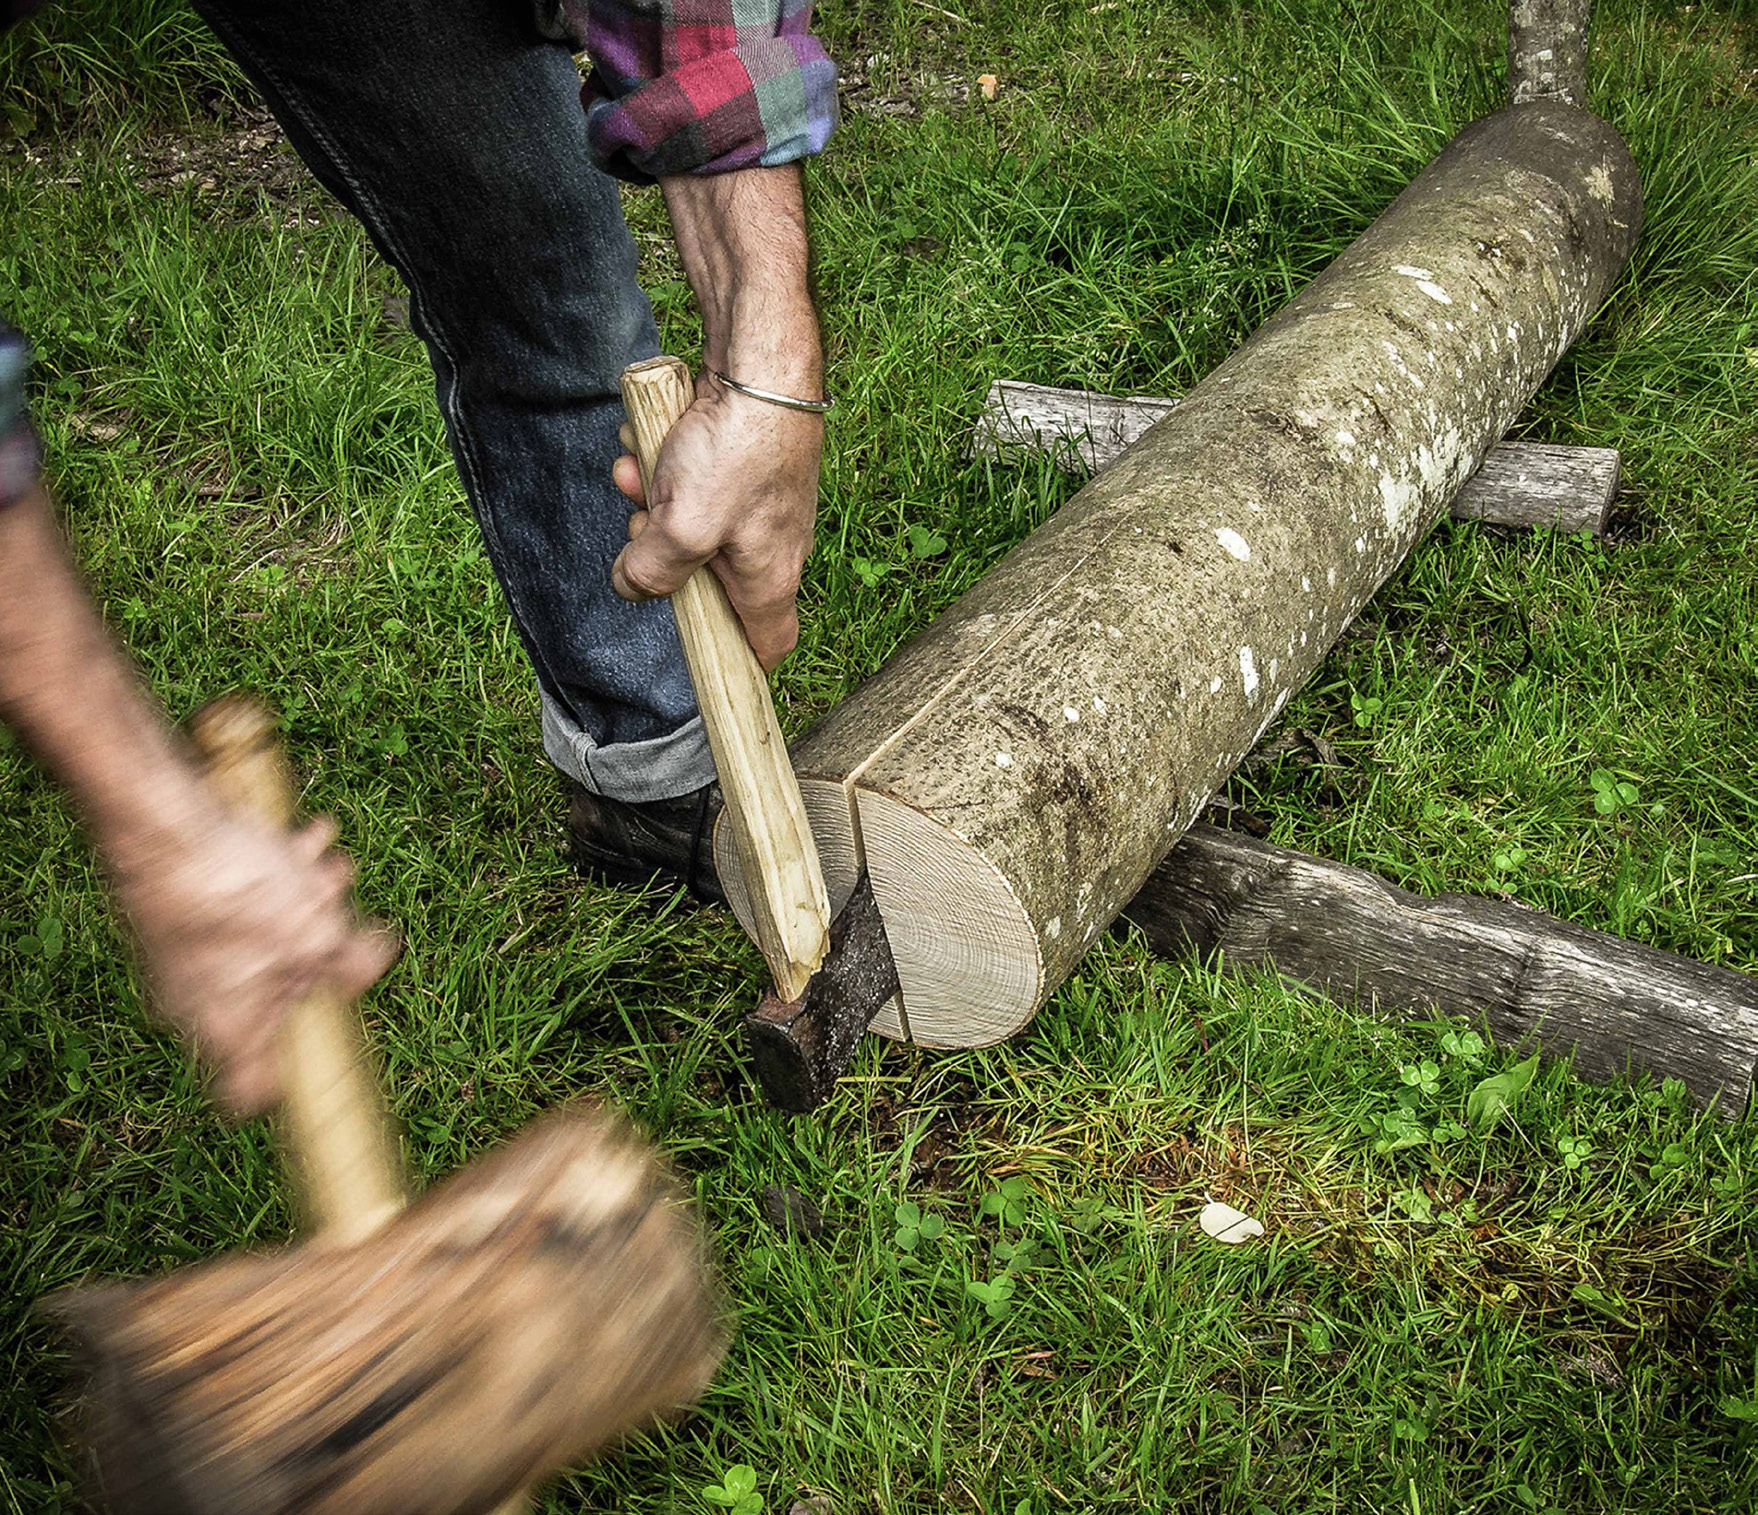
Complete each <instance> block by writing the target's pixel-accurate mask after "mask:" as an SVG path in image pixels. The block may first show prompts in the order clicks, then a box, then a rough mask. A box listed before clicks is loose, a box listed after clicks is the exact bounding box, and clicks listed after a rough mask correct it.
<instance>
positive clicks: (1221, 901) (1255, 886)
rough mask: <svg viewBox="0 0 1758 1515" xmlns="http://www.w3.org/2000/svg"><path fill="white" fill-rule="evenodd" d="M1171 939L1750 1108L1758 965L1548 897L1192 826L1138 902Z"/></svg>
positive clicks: (1719, 1103) (1170, 947)
mask: <svg viewBox="0 0 1758 1515" xmlns="http://www.w3.org/2000/svg"><path fill="white" fill-rule="evenodd" d="M1124 915H1125V917H1126V918H1127V919H1129V920H1130V921H1132V922H1134V923H1135V924H1136V925H1137V926H1139V927H1140V928H1141V930H1142V932H1143V934H1144V935H1145V936H1146V937H1147V939H1148V941H1149V943H1150V944H1151V945H1152V946H1153V947H1154V949H1155V950H1156V951H1158V952H1161V953H1165V954H1168V955H1172V954H1179V953H1185V952H1191V951H1195V952H1200V953H1204V954H1213V953H1219V954H1221V956H1222V959H1223V961H1224V962H1225V963H1226V964H1227V965H1228V966H1229V967H1233V968H1244V967H1254V966H1268V967H1273V968H1274V969H1275V970H1276V971H1277V972H1278V973H1280V974H1282V975H1283V976H1284V977H1285V978H1288V979H1292V980H1294V981H1296V982H1298V983H1300V984H1303V985H1306V986H1308V987H1310V988H1312V989H1316V990H1318V991H1320V992H1322V993H1323V994H1325V995H1327V996H1329V997H1330V998H1331V999H1333V1000H1335V1001H1337V1002H1338V1003H1339V1004H1356V1005H1360V1006H1361V1007H1362V1008H1364V1009H1367V1010H1370V1011H1374V1012H1376V1013H1380V1014H1386V1015H1396V1016H1405V1017H1427V1016H1430V1015H1433V1014H1435V1013H1437V1012H1438V1013H1439V1014H1442V1015H1446V1016H1451V1017H1455V1018H1458V1019H1462V1020H1465V1021H1469V1022H1471V1023H1473V1024H1487V1026H1488V1028H1489V1030H1490V1031H1491V1033H1493V1035H1494V1036H1495V1039H1496V1041H1497V1042H1500V1043H1504V1044H1509V1045H1515V1046H1519V1045H1527V1044H1530V1045H1532V1046H1535V1047H1537V1048H1540V1049H1542V1050H1543V1051H1545V1052H1547V1053H1551V1054H1557V1055H1568V1054H1570V1053H1572V1054H1573V1055H1574V1058H1575V1068H1576V1071H1577V1072H1578V1073H1580V1074H1581V1075H1582V1076H1583V1077H1585V1078H1589V1079H1592V1080H1594V1081H1596V1082H1604V1081H1605V1080H1606V1079H1609V1078H1611V1077H1612V1076H1613V1075H1615V1074H1618V1073H1622V1072H1625V1071H1630V1070H1636V1071H1646V1072H1648V1073H1651V1074H1653V1075H1654V1076H1655V1077H1657V1078H1676V1079H1678V1080H1679V1081H1680V1082H1681V1083H1683V1084H1684V1085H1685V1087H1686V1088H1687V1089H1689V1090H1690V1092H1691V1095H1692V1097H1693V1098H1694V1099H1695V1100H1696V1101H1697V1102H1698V1104H1700V1105H1708V1104H1709V1103H1710V1102H1711V1101H1714V1102H1715V1105H1716V1108H1717V1111H1718V1112H1719V1113H1720V1114H1721V1115H1722V1116H1723V1117H1725V1118H1727V1119H1729V1120H1732V1119H1734V1118H1736V1117H1737V1116H1738V1115H1739V1114H1740V1113H1741V1112H1742V1111H1743V1110H1744V1109H1745V1108H1746V1102H1747V1100H1748V1099H1749V1098H1750V1096H1751V1093H1752V1079H1753V1070H1754V1068H1758V979H1754V978H1752V977H1750V976H1748V975H1746V974H1743V973H1735V972H1732V971H1730V970H1729V969H1726V968H1716V967H1712V966H1710V965H1709V964H1707V963H1699V962H1694V961H1692V960H1691V959H1690V958H1686V957H1681V956H1678V955H1677V954H1675V953H1671V952H1662V951H1659V950H1657V949H1656V948H1653V947H1644V946H1641V945H1639V944H1637V943H1635V942H1626V941H1623V940H1621V939H1620V938H1618V937H1615V936H1608V935H1607V934H1605V933H1604V932H1601V931H1593V930H1590V929H1588V928H1587V927H1585V926H1578V925H1574V924H1572V923H1570V922H1568V921H1562V920H1558V919H1557V918H1556V917H1555V916H1552V915H1548V914H1546V913H1545V912H1544V911H1542V910H1534V909H1531V908H1529V907H1527V906H1525V905H1519V904H1513V903H1507V902H1504V901H1500V900H1492V899H1483V898H1479V897H1476V896H1471V895H1462V894H1443V895H1439V896H1436V897H1433V898H1429V897H1426V896H1423V895H1419V894H1412V893H1410V892H1408V891H1406V890H1403V889H1400V888H1398V887H1397V886H1396V885H1394V884H1390V883H1388V882H1387V881H1386V880H1384V879H1382V878H1378V877H1376V876H1375V875H1374V874H1372V873H1369V872H1367V871H1366V870H1364V869H1361V868H1351V867H1349V866H1347V865H1346V864H1343V863H1333V862H1329V861H1327V860H1325V859H1323V858H1316V857H1308V856H1306V855H1304V854H1302V853H1299V852H1295V851H1292V850H1291V849H1289V848H1286V847H1277V846H1274V845H1272V844H1271V843H1269V842H1260V841H1257V840H1255V839H1253V838H1251V837H1245V836H1240V835H1238V834H1237V833H1235V832H1231V831H1222V830H1218V829H1217V828H1215V827H1213V826H1203V825H1198V826H1193V827H1192V828H1191V829H1190V831H1189V832H1187V833H1186V834H1185V836H1184V838H1183V839H1182V840H1181V841H1180V842H1179V843H1178V845H1177V846H1176V847H1174V848H1173V849H1172V851H1171V852H1170V853H1169V854H1168V855H1167V857H1166V859H1165V861H1164V862H1162V863H1161V864H1160V865H1159V867H1157V868H1156V869H1155V870H1154V871H1153V873H1152V874H1150V875H1149V877H1148V881H1147V883H1146V884H1145V885H1143V887H1142V890H1141V892H1140V893H1139V894H1138V895H1136V897H1135V899H1134V900H1132V901H1131V902H1130V904H1129V906H1128V908H1127V909H1125V911H1124Z"/></svg>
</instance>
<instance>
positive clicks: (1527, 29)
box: [1508, 0, 1593, 106]
mask: <svg viewBox="0 0 1758 1515" xmlns="http://www.w3.org/2000/svg"><path fill="white" fill-rule="evenodd" d="M1592 14H1593V0H1513V4H1512V5H1511V6H1510V7H1509V8H1508V103H1509V104H1510V105H1526V104H1529V103H1530V102H1532V101H1534V100H1548V99H1556V100H1565V101H1567V102H1568V103H1569V104H1570V105H1580V106H1585V105H1586V104H1587V44H1588V34H1587V23H1588V21H1589V19H1590V18H1591V17H1592Z"/></svg>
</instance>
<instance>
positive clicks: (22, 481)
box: [0, 421, 40, 510]
mask: <svg viewBox="0 0 1758 1515" xmlns="http://www.w3.org/2000/svg"><path fill="white" fill-rule="evenodd" d="M39 461H40V457H39V454H38V452H37V438H36V433H35V432H33V431H32V430H31V429H30V426H29V425H28V424H27V423H25V422H23V421H21V422H19V424H18V425H16V426H14V427H13V428H12V430H11V431H9V432H7V433H6V435H5V436H4V437H0V510H4V509H5V508H6V507H7V506H8V505H10V504H12V503H13V502H14V501H15V500H19V499H22V498H23V497H24V496H25V495H27V494H29V493H30V491H31V488H32V487H33V486H34V485H35V484H36V482H37V464H38V462H39Z"/></svg>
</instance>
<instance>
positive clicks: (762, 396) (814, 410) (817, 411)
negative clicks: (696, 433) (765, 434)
mask: <svg viewBox="0 0 1758 1515" xmlns="http://www.w3.org/2000/svg"><path fill="white" fill-rule="evenodd" d="M708 371H709V372H710V373H711V374H713V375H714V380H715V382H716V383H717V384H724V385H726V387H727V388H728V389H732V390H736V391H738V393H740V394H742V395H749V396H750V397H751V398H752V399H753V400H762V401H764V402H765V403H766V404H769V405H779V406H781V408H782V409H783V410H804V411H809V412H810V413H811V414H812V415H815V416H821V415H823V414H824V412H825V411H827V410H829V409H830V407H831V406H833V405H834V404H836V401H835V400H828V399H826V400H797V399H795V398H794V397H793V396H792V395H778V394H776V393H775V391H774V390H772V389H758V388H756V387H755V386H754V385H751V384H741V383H739V381H738V380H737V379H730V378H728V377H727V376H726V375H725V374H723V373H722V372H721V371H720V370H719V369H718V368H711V369H709V370H708Z"/></svg>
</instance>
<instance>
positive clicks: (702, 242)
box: [661, 164, 824, 399]
mask: <svg viewBox="0 0 1758 1515" xmlns="http://www.w3.org/2000/svg"><path fill="white" fill-rule="evenodd" d="M661 184H662V188H663V189H664V192H665V204H666V209H667V210H668V211H669V212H670V214H671V223H672V233H673V235H674V237H675V238H676V240H677V244H678V252H679V255H680V256H681V257H682V259H683V262H684V270H685V273H686V274H687V275H688V277H689V280H690V287H691V289H692V290H693V291H694V292H695V295H696V303H697V304H698V306H699V307H700V308H701V311H702V324H703V336H704V357H705V358H706V359H707V364H708V367H710V368H717V369H720V370H721V371H722V372H724V373H727V374H730V375H731V376H732V377H733V378H735V379H739V380H741V381H742V382H744V383H747V384H755V385H758V386H760V387H762V388H766V389H775V390H777V391H779V392H781V393H784V394H793V395H797V396H799V397H800V398H802V399H813V398H816V397H818V396H819V395H821V394H822V393H823V385H824V358H823V353H822V350H821V348H820V345H819V338H818V316H817V312H816V311H815V310H814V308H813V305H812V290H811V279H810V269H809V261H810V247H809V243H808V240H807V235H806V205H805V191H804V188H803V186H802V183H801V179H800V170H799V167H798V166H797V165H795V164H788V165H786V166H785V167H781V168H748V169H741V170H739V171H738V172H737V173H730V174H714V175H706V176H690V175H685V176H681V177H677V178H670V179H665V180H662V181H661Z"/></svg>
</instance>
